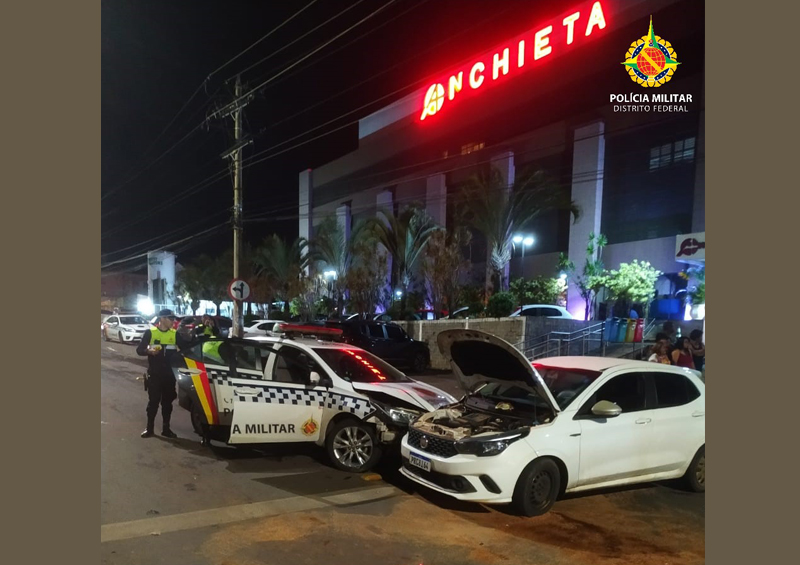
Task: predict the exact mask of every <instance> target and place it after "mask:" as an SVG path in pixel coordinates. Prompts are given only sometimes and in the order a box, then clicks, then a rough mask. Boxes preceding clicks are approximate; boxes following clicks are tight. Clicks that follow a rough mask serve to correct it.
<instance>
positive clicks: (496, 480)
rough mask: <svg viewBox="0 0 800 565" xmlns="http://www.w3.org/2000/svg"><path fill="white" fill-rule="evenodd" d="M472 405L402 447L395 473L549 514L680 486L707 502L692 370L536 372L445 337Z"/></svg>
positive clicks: (448, 411)
mask: <svg viewBox="0 0 800 565" xmlns="http://www.w3.org/2000/svg"><path fill="white" fill-rule="evenodd" d="M437 341H438V344H439V349H440V351H441V352H442V354H443V355H444V356H445V358H446V359H448V360H449V361H450V364H451V366H452V368H453V372H454V373H455V375H456V376H457V377H458V378H459V380H460V381H461V384H462V386H463V387H464V388H465V390H467V391H471V392H470V393H469V394H467V395H466V396H465V397H464V398H463V399H462V400H461V402H459V403H457V404H452V405H450V406H446V407H442V408H440V409H438V410H435V411H433V412H430V413H428V414H426V415H424V416H422V417H420V418H419V419H418V420H416V421H415V422H414V423H413V424H412V425H411V426H410V427H409V432H408V434H407V435H406V436H405V437H404V438H403V440H402V445H401V453H402V456H403V466H402V468H401V472H402V473H403V475H405V476H406V477H408V478H409V479H411V480H413V481H415V482H417V483H420V484H422V485H425V486H427V487H429V488H431V489H434V490H436V491H439V492H441V493H444V494H448V495H450V496H453V497H454V498H458V499H461V500H470V501H474V502H485V503H513V504H514V506H515V507H516V509H517V511H519V512H520V513H521V514H524V515H526V516H537V515H540V514H544V513H545V512H547V511H548V510H549V509H550V508H551V507H552V505H553V503H554V502H555V501H556V499H557V498H558V497H559V496H560V495H561V494H563V493H564V492H568V493H571V492H578V491H583V490H589V489H596V488H601V487H613V486H621V485H628V484H633V483H642V482H650V481H658V480H664V479H674V478H683V480H684V482H685V484H686V486H687V487H688V488H689V489H691V490H693V491H696V492H702V491H705V443H706V429H705V384H704V383H703V381H702V380H700V378H698V376H697V372H696V371H692V370H690V369H684V368H680V367H673V366H669V365H661V364H657V363H647V362H644V361H629V360H626V359H613V358H606V357H551V358H546V359H542V360H541V362H536V363H534V364H531V363H530V362H529V361H528V360H527V359H525V357H524V356H523V355H522V354H521V353H520V352H519V351H518V350H517V349H515V348H514V347H513V346H512V345H511V344H509V343H508V342H506V341H503V340H502V339H500V338H498V337H496V336H493V335H490V334H487V333H485V332H480V331H475V330H448V331H444V332H442V333H440V334H439V336H438V339H437Z"/></svg>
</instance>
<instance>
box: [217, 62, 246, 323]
mask: <svg viewBox="0 0 800 565" xmlns="http://www.w3.org/2000/svg"><path fill="white" fill-rule="evenodd" d="M251 99H252V93H251V94H249V95H248V96H246V97H243V96H242V81H241V77H240V76H238V75H237V76H236V89H235V96H234V100H233V102H232V103H231V104H228V105H227V106H224V107H222V108H221V109H219V110H217V111H216V112H214V113H213V114H212V115H211V116H210V117H212V118H222V117H225V116H233V134H234V137H235V139H236V141H235V143H234V145H233V147H231V148H230V149H228V150H227V151H225V152H224V153H223V154H222V155H220V157H222V158H223V159H228V158H232V159H233V167H234V175H233V278H234V279H238V278H239V263H240V261H241V257H242V150H243V149H244V148H245V147H246V146H247V145H249V144H250V143H252V142H253V140H252V139H250V138H249V137H245V136H244V134H243V133H242V111H243V109H244V107H245V106H246V105H247V103H248V102H249V101H250V100H251ZM242 314H243V313H242V302H241V301H238V300H234V301H233V328H231V330H232V333H233V335H234V336H235V337H242V335H243V333H244V320H243V316H242Z"/></svg>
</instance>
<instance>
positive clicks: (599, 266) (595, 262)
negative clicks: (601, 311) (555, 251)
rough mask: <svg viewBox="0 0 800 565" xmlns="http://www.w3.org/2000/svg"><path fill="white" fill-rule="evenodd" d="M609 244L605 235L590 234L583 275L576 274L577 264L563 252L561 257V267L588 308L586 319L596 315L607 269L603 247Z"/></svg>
mask: <svg viewBox="0 0 800 565" xmlns="http://www.w3.org/2000/svg"><path fill="white" fill-rule="evenodd" d="M607 244H608V239H607V238H606V236H605V235H603V234H599V235H595V234H594V233H590V234H589V242H588V243H587V245H586V262H585V263H584V265H583V273H582V274H581V275H577V276H576V275H575V264H574V263H573V262H572V261H569V260H568V259H567V258H566V256H565V255H564V254H563V253H562V254H561V256H560V257H559V268H560V269H561V270H563V271H565V272H566V273H567V275H568V276H569V278H571V279H572V280H573V282H575V284H576V285H577V286H578V291H579V293H580V295H581V298H583V301H584V305H585V309H586V310H585V315H584V319H586V320H591V319H592V317H593V316H594V311H595V302H596V300H597V293H598V292H599V291H600V289H601V288H603V285H604V284H605V278H604V275H605V274H606V269H605V266H604V265H603V248H604V247H605V246H606V245H607Z"/></svg>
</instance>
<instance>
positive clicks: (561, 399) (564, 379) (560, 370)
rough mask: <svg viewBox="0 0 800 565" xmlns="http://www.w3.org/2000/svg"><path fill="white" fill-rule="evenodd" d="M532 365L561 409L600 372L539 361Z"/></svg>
mask: <svg viewBox="0 0 800 565" xmlns="http://www.w3.org/2000/svg"><path fill="white" fill-rule="evenodd" d="M533 366H534V367H535V368H536V370H537V371H538V372H539V374H540V375H541V376H542V379H544V383H545V384H546V385H547V388H548V389H550V392H551V393H552V394H553V398H555V399H556V403H557V404H558V407H559V408H561V410H564V409H566V408H567V406H569V405H570V404H571V403H572V401H573V400H575V398H577V397H578V395H579V394H580V393H582V392H583V391H584V390H586V387H588V386H589V385H590V384H592V383H593V382H594V381H595V379H597V377H599V376H600V374H601V373H600V371H589V370H584V369H567V368H564V367H550V366H547V365H542V364H539V363H534V365H533Z"/></svg>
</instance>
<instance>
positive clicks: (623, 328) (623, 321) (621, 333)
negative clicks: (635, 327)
mask: <svg viewBox="0 0 800 565" xmlns="http://www.w3.org/2000/svg"><path fill="white" fill-rule="evenodd" d="M627 333H628V319H627V318H620V319H619V326H618V327H617V341H618V342H620V343H622V342H624V341H625V336H626V335H627Z"/></svg>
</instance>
